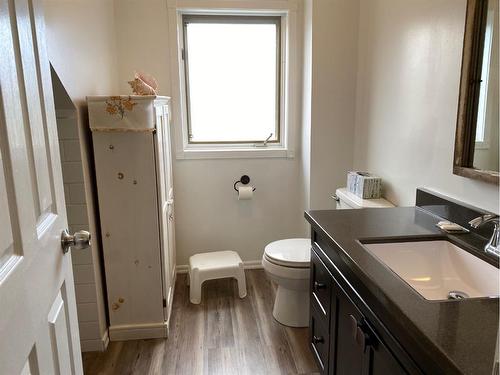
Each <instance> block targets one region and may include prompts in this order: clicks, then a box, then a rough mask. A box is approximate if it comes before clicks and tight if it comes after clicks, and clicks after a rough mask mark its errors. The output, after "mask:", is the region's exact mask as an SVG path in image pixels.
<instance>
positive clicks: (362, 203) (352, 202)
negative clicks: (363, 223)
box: [335, 188, 394, 208]
mask: <svg viewBox="0 0 500 375" xmlns="http://www.w3.org/2000/svg"><path fill="white" fill-rule="evenodd" d="M335 194H336V195H337V197H338V198H339V199H340V200H341V201H343V202H344V203H346V204H347V205H348V206H350V207H352V208H384V207H385V208H387V207H394V205H393V204H392V203H391V202H389V201H388V200H387V199H384V198H379V199H363V198H360V197H358V196H357V195H356V194H353V193H351V192H350V191H349V190H347V188H339V189H337V190H336V191H335Z"/></svg>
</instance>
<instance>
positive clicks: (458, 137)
mask: <svg viewBox="0 0 500 375" xmlns="http://www.w3.org/2000/svg"><path fill="white" fill-rule="evenodd" d="M487 11H488V0H467V12H466V17H465V34H464V46H463V54H462V75H461V77H460V92H459V97H458V114H457V130H456V133H455V153H454V158H453V173H454V174H456V175H459V176H463V177H468V178H473V179H477V180H481V181H484V182H489V183H493V184H498V183H499V182H500V174H499V172H497V171H487V170H481V169H476V168H474V147H475V144H474V143H475V142H474V141H473V140H475V139H476V121H477V108H478V103H479V89H480V83H481V66H482V60H483V58H482V51H483V47H484V31H485V27H486V16H487Z"/></svg>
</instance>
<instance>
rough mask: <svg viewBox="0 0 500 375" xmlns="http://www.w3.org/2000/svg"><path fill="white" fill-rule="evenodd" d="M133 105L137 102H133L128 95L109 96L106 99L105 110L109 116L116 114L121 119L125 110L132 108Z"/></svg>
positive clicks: (131, 109)
mask: <svg viewBox="0 0 500 375" xmlns="http://www.w3.org/2000/svg"><path fill="white" fill-rule="evenodd" d="M135 105H137V102H134V101H133V100H132V98H131V97H130V96H129V97H128V98H122V97H121V96H110V97H109V99H108V100H106V112H108V114H109V115H111V116H112V115H117V116H120V118H122V119H123V117H124V116H125V113H126V112H127V111H133V110H134V106H135Z"/></svg>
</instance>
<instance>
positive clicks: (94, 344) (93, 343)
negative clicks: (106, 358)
mask: <svg viewBox="0 0 500 375" xmlns="http://www.w3.org/2000/svg"><path fill="white" fill-rule="evenodd" d="M108 345H109V336H108V330H106V331H105V332H104V334H103V335H102V337H101V338H100V339H95V340H81V341H80V347H81V351H82V352H105V351H106V349H107V348H108Z"/></svg>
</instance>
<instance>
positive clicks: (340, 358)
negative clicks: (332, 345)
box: [334, 288, 369, 375]
mask: <svg viewBox="0 0 500 375" xmlns="http://www.w3.org/2000/svg"><path fill="white" fill-rule="evenodd" d="M335 291H337V292H338V293H337V296H338V301H339V304H338V317H337V322H338V323H337V324H338V327H337V359H336V362H337V363H336V370H337V371H336V374H337V375H358V374H364V373H365V372H366V370H365V366H366V363H365V362H366V357H367V355H368V354H369V348H367V349H366V350H365V349H364V348H363V346H362V345H360V343H359V341H358V340H357V339H356V334H357V329H356V327H355V322H361V321H362V319H363V316H362V315H361V313H360V312H359V310H358V309H357V308H356V306H354V304H353V303H352V302H351V301H350V300H349V299H348V298H347V297H346V296H345V295H344V294H343V291H342V290H340V289H338V290H336V288H335V289H334V292H335Z"/></svg>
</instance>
